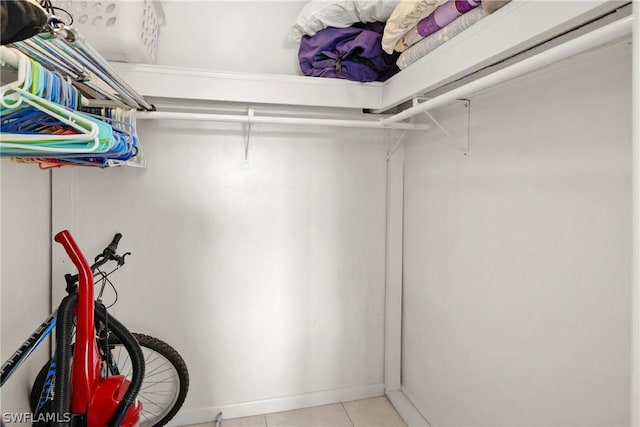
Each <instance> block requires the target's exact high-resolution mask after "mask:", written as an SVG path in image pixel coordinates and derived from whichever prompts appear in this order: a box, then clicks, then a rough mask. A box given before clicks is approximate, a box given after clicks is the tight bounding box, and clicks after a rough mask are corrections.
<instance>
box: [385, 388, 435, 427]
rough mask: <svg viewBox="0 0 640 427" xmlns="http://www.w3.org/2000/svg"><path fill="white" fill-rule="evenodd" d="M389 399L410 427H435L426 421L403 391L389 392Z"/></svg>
mask: <svg viewBox="0 0 640 427" xmlns="http://www.w3.org/2000/svg"><path fill="white" fill-rule="evenodd" d="M387 397H388V398H389V400H390V401H391V403H392V404H393V407H394V408H396V411H398V414H400V416H401V417H402V419H403V420H404V422H405V423H407V425H408V426H409V427H435V425H433V424H430V423H429V422H428V421H427V420H426V419H425V417H424V416H423V415H422V414H421V413H420V411H418V409H416V407H415V406H414V405H413V403H411V400H409V398H408V397H407V396H406V395H405V394H404V393H403V392H402V391H401V390H395V391H389V392H387Z"/></svg>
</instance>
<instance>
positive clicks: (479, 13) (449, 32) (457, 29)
mask: <svg viewBox="0 0 640 427" xmlns="http://www.w3.org/2000/svg"><path fill="white" fill-rule="evenodd" d="M488 14H489V13H488V12H487V11H486V10H484V9H483V8H480V7H479V8H476V9H473V10H472V11H471V12H469V13H466V14H464V15H463V16H461V17H460V18H458V19H456V20H455V21H453V22H452V23H450V24H449V25H446V26H444V27H443V28H442V29H441V30H440V31H437V32H435V33H433V34H431V35H430V36H428V37H426V38H424V39H422V40H421V41H419V42H418V43H416V44H415V45H413V46H411V47H410V48H409V49H407V50H406V51H404V52H402V54H401V55H400V57H399V58H398V60H397V65H398V67H399V68H400V69H401V70H404V69H405V68H407V67H408V66H409V65H411V64H413V63H414V62H416V61H417V60H418V59H420V58H422V57H423V56H425V55H426V54H428V53H429V52H431V51H432V50H434V49H435V48H437V47H438V46H441V45H442V44H444V43H445V42H447V41H448V40H450V39H451V38H453V37H455V36H456V35H458V34H460V33H461V32H462V31H464V30H466V29H467V28H469V27H470V26H472V25H473V24H475V23H476V22H478V21H479V20H481V19H482V18H484V17H485V16H487V15H488Z"/></svg>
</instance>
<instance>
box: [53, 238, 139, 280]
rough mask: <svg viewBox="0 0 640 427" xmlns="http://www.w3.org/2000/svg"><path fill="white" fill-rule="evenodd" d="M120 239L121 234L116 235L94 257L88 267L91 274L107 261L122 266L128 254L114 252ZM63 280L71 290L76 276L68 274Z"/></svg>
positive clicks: (76, 278)
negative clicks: (115, 262)
mask: <svg viewBox="0 0 640 427" xmlns="http://www.w3.org/2000/svg"><path fill="white" fill-rule="evenodd" d="M61 233H62V232H61ZM59 234H60V233H59ZM56 239H57V235H56ZM120 239H122V234H121V233H116V234H115V235H114V236H113V239H112V240H111V243H109V245H107V247H106V248H104V249H103V250H102V253H100V254H99V255H97V256H96V257H95V259H94V261H95V262H94V263H93V265H91V267H89V268H90V269H91V273H93V272H95V270H96V269H98V268H99V267H102V266H103V265H104V264H106V263H107V262H109V261H117V262H118V266H122V265H124V258H125V257H126V256H127V255H129V254H130V253H129V252H127V253H125V254H124V255H117V254H116V251H117V250H118V244H119V243H120ZM56 241H57V240H56ZM65 279H66V281H67V287H68V289H71V288H70V286H72V285H73V284H75V283H76V282H77V281H78V275H77V274H70V273H69V274H66V275H65Z"/></svg>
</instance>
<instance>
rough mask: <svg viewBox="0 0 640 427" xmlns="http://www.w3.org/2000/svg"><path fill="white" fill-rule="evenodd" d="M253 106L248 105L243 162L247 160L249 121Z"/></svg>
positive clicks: (251, 117) (249, 138) (249, 133)
mask: <svg viewBox="0 0 640 427" xmlns="http://www.w3.org/2000/svg"><path fill="white" fill-rule="evenodd" d="M253 113H254V110H253V107H249V110H248V111H247V133H246V134H245V137H244V161H245V163H246V162H248V161H249V142H250V140H251V123H252V120H251V119H253Z"/></svg>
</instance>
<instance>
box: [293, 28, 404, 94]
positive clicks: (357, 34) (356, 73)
mask: <svg viewBox="0 0 640 427" xmlns="http://www.w3.org/2000/svg"><path fill="white" fill-rule="evenodd" d="M383 30H384V23H382V22H374V23H372V24H355V25H354V26H352V27H348V28H333V27H327V28H325V29H323V30H320V31H318V32H317V33H316V34H315V35H313V36H304V37H302V40H301V41H300V50H299V51H298V60H299V62H300V69H301V70H302V73H303V74H304V75H306V76H313V77H333V78H339V79H347V80H355V81H359V82H372V81H376V80H377V81H384V80H386V79H388V78H389V77H391V76H392V75H393V74H395V73H397V72H398V71H400V70H399V68H398V67H397V66H396V59H397V57H398V55H395V54H394V55H389V54H387V53H386V52H384V51H383V50H382V45H381V40H382V32H383Z"/></svg>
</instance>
